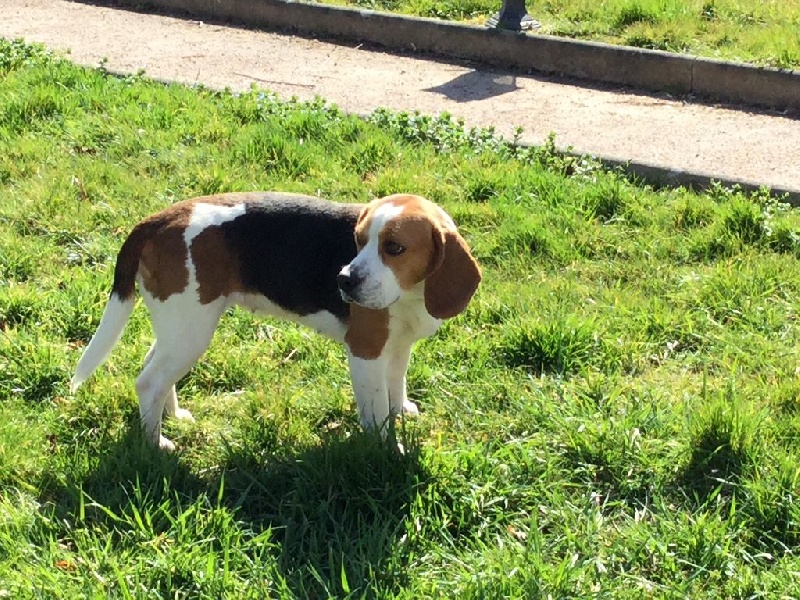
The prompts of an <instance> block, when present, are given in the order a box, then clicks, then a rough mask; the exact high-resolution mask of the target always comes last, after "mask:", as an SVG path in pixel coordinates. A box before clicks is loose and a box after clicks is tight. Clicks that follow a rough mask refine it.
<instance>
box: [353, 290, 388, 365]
mask: <svg viewBox="0 0 800 600" xmlns="http://www.w3.org/2000/svg"><path fill="white" fill-rule="evenodd" d="M388 339H389V311H388V310H387V309H385V308H384V309H381V310H375V309H373V308H364V307H363V306H359V305H358V304H351V305H350V324H349V326H348V329H347V333H346V334H345V337H344V340H345V342H347V346H348V347H349V348H350V352H352V353H353V356H356V357H358V358H363V359H365V360H375V359H376V358H378V357H379V356H380V355H381V352H383V347H384V346H385V345H386V340H388Z"/></svg>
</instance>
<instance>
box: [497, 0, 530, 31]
mask: <svg viewBox="0 0 800 600" xmlns="http://www.w3.org/2000/svg"><path fill="white" fill-rule="evenodd" d="M541 26H542V25H541V23H539V21H537V20H536V19H533V18H531V16H530V15H529V14H528V11H527V9H526V8H525V0H503V6H502V7H501V8H500V12H498V13H497V14H496V15H494V16H493V17H491V18H490V19H489V20H488V21H486V27H489V28H491V29H508V30H510V31H526V30H530V29H539V28H540V27H541Z"/></svg>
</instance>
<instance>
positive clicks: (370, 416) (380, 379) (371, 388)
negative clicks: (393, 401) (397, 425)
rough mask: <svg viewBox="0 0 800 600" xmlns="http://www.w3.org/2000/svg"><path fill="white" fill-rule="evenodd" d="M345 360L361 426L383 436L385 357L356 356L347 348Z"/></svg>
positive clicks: (386, 403)
mask: <svg viewBox="0 0 800 600" xmlns="http://www.w3.org/2000/svg"><path fill="white" fill-rule="evenodd" d="M347 360H348V363H349V365H350V379H351V380H352V382H353V395H354V396H355V398H356V405H357V406H358V416H359V418H360V419H361V426H362V427H363V428H364V429H366V430H373V431H374V430H379V431H380V433H381V436H382V437H384V438H385V437H386V432H387V424H388V422H389V389H388V387H387V385H386V366H387V359H386V358H385V357H383V356H381V357H380V358H377V359H374V360H368V359H364V358H358V357H357V356H353V354H352V353H351V352H350V351H349V350H348V352H347Z"/></svg>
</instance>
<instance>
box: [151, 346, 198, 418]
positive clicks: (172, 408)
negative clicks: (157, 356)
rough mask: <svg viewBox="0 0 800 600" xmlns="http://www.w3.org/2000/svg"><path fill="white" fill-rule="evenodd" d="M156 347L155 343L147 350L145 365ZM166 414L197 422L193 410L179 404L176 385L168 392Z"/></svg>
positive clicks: (165, 405)
mask: <svg viewBox="0 0 800 600" xmlns="http://www.w3.org/2000/svg"><path fill="white" fill-rule="evenodd" d="M155 347H156V345H155V344H153V345H152V346H150V350H148V351H147V355H146V356H145V357H144V366H145V367H146V366H147V364H148V363H149V362H150V360H151V359H152V358H153V351H154V350H155ZM164 415H165V416H167V417H173V418H175V419H179V420H181V421H188V422H189V423H194V422H195V420H194V417H193V416H192V413H191V412H189V411H188V410H186V409H185V408H181V407H180V406H178V392H177V390H176V389H175V386H174V385H173V386H172V387H171V388H170V390H169V391H168V392H167V395H166V399H165V402H164Z"/></svg>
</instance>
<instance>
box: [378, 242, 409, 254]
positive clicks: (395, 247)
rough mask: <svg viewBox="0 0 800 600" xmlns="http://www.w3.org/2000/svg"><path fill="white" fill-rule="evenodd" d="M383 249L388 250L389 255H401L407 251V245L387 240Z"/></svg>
mask: <svg viewBox="0 0 800 600" xmlns="http://www.w3.org/2000/svg"><path fill="white" fill-rule="evenodd" d="M383 251H384V252H386V254H388V255H389V256H400V255H401V254H402V253H403V252H405V251H406V248H405V246H401V245H400V244H398V243H396V242H386V243H385V244H384V245H383Z"/></svg>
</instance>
